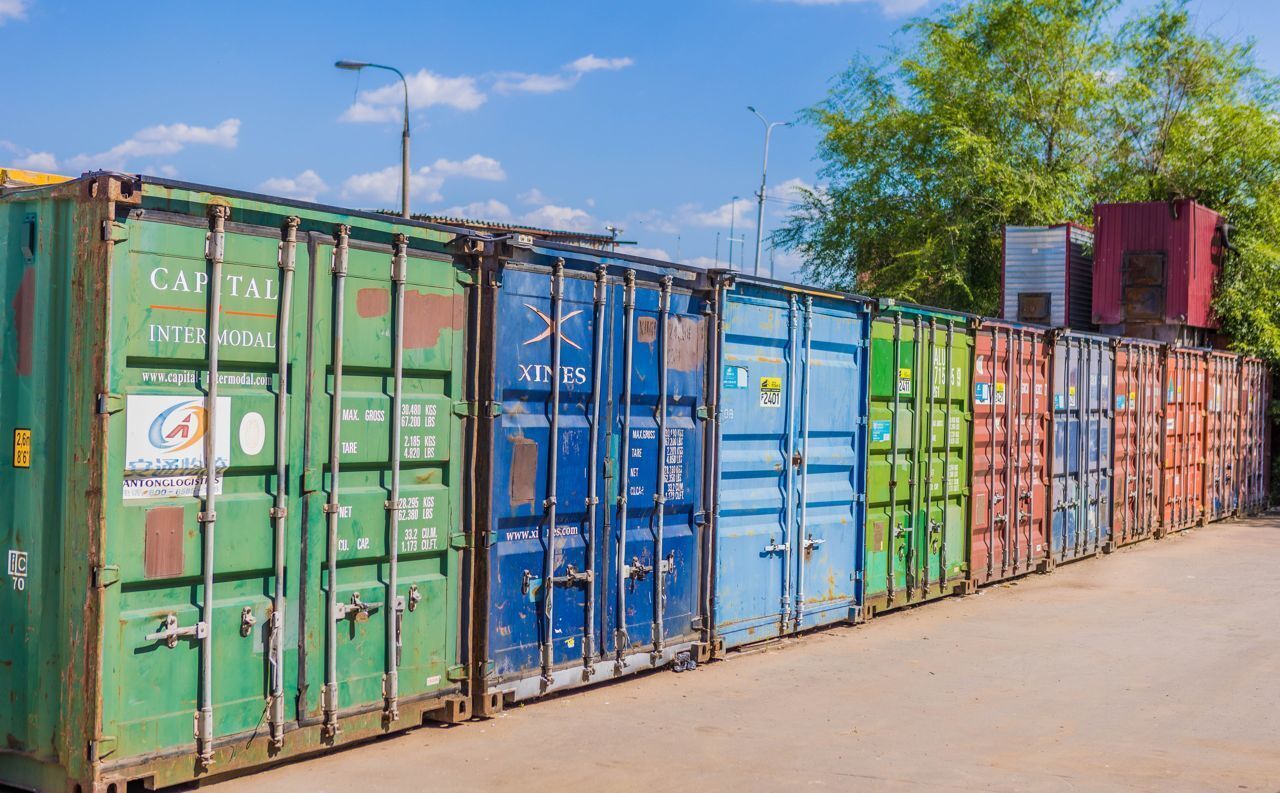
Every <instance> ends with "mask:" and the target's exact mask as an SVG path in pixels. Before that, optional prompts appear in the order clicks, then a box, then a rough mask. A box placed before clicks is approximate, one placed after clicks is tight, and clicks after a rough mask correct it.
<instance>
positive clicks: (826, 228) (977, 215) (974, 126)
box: [775, 0, 1280, 360]
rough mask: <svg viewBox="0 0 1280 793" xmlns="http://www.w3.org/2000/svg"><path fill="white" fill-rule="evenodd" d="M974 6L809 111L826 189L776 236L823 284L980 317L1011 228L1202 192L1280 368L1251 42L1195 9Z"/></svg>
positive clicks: (1247, 337) (1259, 82)
mask: <svg viewBox="0 0 1280 793" xmlns="http://www.w3.org/2000/svg"><path fill="white" fill-rule="evenodd" d="M1118 13H1119V11H1118V4H1117V2H1115V0H974V2H971V3H967V4H963V5H958V4H951V5H948V6H944V7H943V8H942V9H940V10H939V11H938V12H937V13H935V14H934V15H933V16H931V17H929V18H925V19H919V20H915V21H913V22H910V23H908V24H907V26H906V27H905V28H904V34H905V37H906V39H907V40H908V41H909V46H906V47H899V48H897V49H894V50H893V51H891V52H890V54H889V55H888V57H887V58H885V59H884V60H883V61H882V62H880V63H876V64H872V63H869V62H866V61H860V62H857V63H855V64H854V65H853V66H851V67H850V68H849V69H848V71H846V72H845V73H844V74H843V75H841V76H840V77H839V78H838V80H837V82H836V84H835V86H834V88H833V89H832V90H831V92H830V94H829V95H828V97H827V98H826V99H825V100H824V101H823V102H822V103H821V104H819V105H818V106H816V107H814V108H812V109H810V110H809V111H807V118H808V120H809V121H810V122H812V123H814V124H815V125H817V126H818V127H819V128H820V129H821V130H822V131H823V133H824V134H823V139H822V142H821V144H820V148H819V152H818V153H819V157H820V159H821V160H822V161H823V163H824V166H823V168H822V176H823V179H824V180H825V182H826V183H827V186H826V188H825V189H823V190H820V191H814V192H811V193H808V194H807V195H806V196H805V197H804V201H803V203H802V205H801V207H800V208H799V210H798V211H797V212H796V213H795V214H794V215H793V216H792V218H791V219H790V221H789V222H788V223H787V224H786V225H785V226H784V227H783V228H782V229H781V230H780V231H779V232H777V234H776V238H775V241H776V242H777V243H779V244H781V245H783V246H786V247H789V248H792V249H795V250H798V251H799V252H800V253H802V254H803V255H804V257H805V259H806V261H807V262H808V264H807V265H806V268H805V273H804V274H805V276H806V277H807V278H809V279H810V280H813V281H815V282H818V283H822V284H826V285H831V286H839V287H844V288H851V289H856V290H859V291H864V292H868V293H871V294H876V295H885V296H890V297H897V298H902V299H909V300H915V301H919V302H923V303H932V304H937V305H944V306H949V307H953V308H960V309H967V310H973V311H978V312H982V313H987V314H990V313H995V311H996V309H997V305H996V303H997V300H998V295H999V272H1000V231H1001V229H1002V227H1003V226H1004V225H1005V224H1009V223H1013V224H1042V223H1052V222H1059V221H1063V220H1075V221H1081V222H1086V223H1087V222H1089V220H1090V215H1091V208H1092V206H1093V204H1094V203H1095V202H1098V201H1146V200H1168V199H1171V198H1180V197H1188V198H1195V199H1197V200H1199V201H1201V202H1203V203H1205V204H1206V205H1208V206H1210V207H1213V208H1214V209H1217V210H1219V211H1221V212H1223V213H1224V214H1225V215H1227V217H1228V218H1229V220H1230V221H1231V223H1232V224H1233V226H1234V235H1233V238H1232V239H1233V242H1234V244H1235V246H1236V247H1237V248H1238V250H1239V254H1238V255H1233V256H1232V257H1231V258H1230V260H1229V265H1228V267H1227V268H1226V271H1225V273H1224V276H1223V280H1222V284H1221V288H1220V290H1219V292H1220V296H1219V298H1218V301H1217V304H1216V308H1217V310H1218V313H1219V316H1220V317H1221V318H1222V320H1223V323H1224V326H1225V327H1226V329H1227V330H1228V331H1230V332H1232V333H1234V334H1235V335H1236V336H1237V339H1238V346H1239V347H1240V348H1241V349H1244V350H1247V351H1249V352H1254V353H1258V354H1262V355H1264V356H1265V357H1268V358H1270V359H1272V360H1280V277H1278V276H1280V266H1277V262H1280V255H1278V254H1280V121H1278V120H1277V119H1278V118H1280V101H1278V100H1277V98H1278V96H1280V90H1278V89H1277V83H1276V80H1275V79H1274V78H1273V77H1272V76H1270V75H1268V74H1266V73H1265V72H1263V71H1262V70H1261V69H1260V68H1259V67H1258V66H1257V63H1256V61H1255V58H1254V52H1253V45H1252V43H1251V42H1245V43H1233V42H1229V41H1225V40H1223V39H1221V38H1218V37H1215V36H1212V35H1209V34H1206V33H1203V32H1200V31H1197V30H1196V29H1195V27H1194V25H1193V24H1192V21H1191V18H1190V16H1189V14H1188V13H1187V11H1186V8H1185V3H1183V2H1177V1H1166V2H1164V3H1161V4H1159V5H1157V6H1155V7H1154V8H1148V9H1145V10H1141V11H1139V12H1137V14H1136V15H1134V16H1132V17H1131V18H1129V19H1128V20H1126V21H1121V20H1119V19H1117V15H1118Z"/></svg>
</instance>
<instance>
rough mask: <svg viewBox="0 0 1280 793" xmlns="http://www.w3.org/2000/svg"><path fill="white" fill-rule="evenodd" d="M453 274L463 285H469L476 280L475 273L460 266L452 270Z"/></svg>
mask: <svg viewBox="0 0 1280 793" xmlns="http://www.w3.org/2000/svg"><path fill="white" fill-rule="evenodd" d="M453 275H454V277H455V278H456V279H457V280H458V283H460V284H462V285H463V286H471V285H473V284H474V283H475V282H476V274H475V273H473V272H471V271H470V270H466V269H463V268H461V267H459V268H457V269H456V270H454V271H453Z"/></svg>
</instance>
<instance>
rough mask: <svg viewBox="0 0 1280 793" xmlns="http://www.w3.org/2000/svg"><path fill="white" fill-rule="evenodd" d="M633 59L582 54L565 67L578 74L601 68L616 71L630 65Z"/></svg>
mask: <svg viewBox="0 0 1280 793" xmlns="http://www.w3.org/2000/svg"><path fill="white" fill-rule="evenodd" d="M634 63H635V61H633V60H631V59H630V58H597V57H596V56H594V55H583V56H582V57H581V58H579V59H578V60H576V61H574V62H573V63H571V64H569V65H568V66H566V67H565V68H567V69H568V70H569V71H572V72H577V73H578V74H586V73H587V72H598V71H601V70H604V71H610V72H616V71H618V70H619V69H625V68H627V67H628V66H631V65H633V64H634Z"/></svg>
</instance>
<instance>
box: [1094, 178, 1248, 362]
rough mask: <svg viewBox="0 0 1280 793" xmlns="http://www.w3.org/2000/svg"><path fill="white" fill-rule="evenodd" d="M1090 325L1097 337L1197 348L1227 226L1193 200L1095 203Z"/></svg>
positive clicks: (1209, 317) (1210, 322) (1206, 325)
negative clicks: (1104, 335)
mask: <svg viewBox="0 0 1280 793" xmlns="http://www.w3.org/2000/svg"><path fill="white" fill-rule="evenodd" d="M1093 231H1094V235H1095V240H1096V242H1095V246H1094V271H1093V321H1094V323H1095V324H1097V325H1098V326H1099V329H1100V330H1102V331H1103V332H1104V333H1114V334H1119V335H1127V336H1137V337H1141V338H1150V339H1154V340H1157V341H1163V342H1169V343H1188V344H1203V343H1207V341H1208V340H1209V336H1210V334H1209V332H1208V331H1209V330H1211V329H1215V328H1217V327H1218V321H1217V319H1216V317H1214V314H1213V308H1212V302H1213V288H1214V283H1215V281H1216V279H1217V277H1218V272H1219V271H1220V270H1221V268H1222V258H1223V254H1224V252H1225V250H1226V241H1227V240H1226V233H1227V226H1226V223H1225V220H1224V219H1223V218H1222V217H1221V216H1220V215H1218V213H1216V212H1214V211H1213V210H1211V209H1209V208H1207V207H1203V206H1201V205H1199V204H1197V203H1196V202H1194V201H1189V200H1185V199H1184V200H1179V201H1169V202H1163V201H1155V202H1147V203H1131V204H1098V205H1096V206H1095V207H1094V208H1093Z"/></svg>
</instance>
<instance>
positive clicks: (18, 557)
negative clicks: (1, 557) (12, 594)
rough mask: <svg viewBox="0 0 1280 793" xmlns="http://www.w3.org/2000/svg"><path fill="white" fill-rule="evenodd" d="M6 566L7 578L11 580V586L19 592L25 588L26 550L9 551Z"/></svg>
mask: <svg viewBox="0 0 1280 793" xmlns="http://www.w3.org/2000/svg"><path fill="white" fill-rule="evenodd" d="M6 567H7V569H8V572H9V578H11V579H12V580H13V588H14V590H15V591H17V592H21V591H23V590H24V589H26V588H27V552H26V551H13V550H11V551H9V557H8V560H7V564H6Z"/></svg>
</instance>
